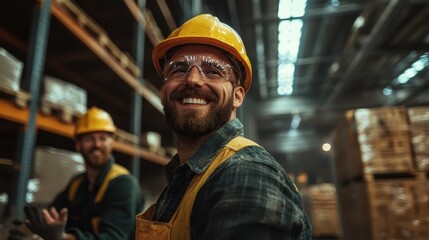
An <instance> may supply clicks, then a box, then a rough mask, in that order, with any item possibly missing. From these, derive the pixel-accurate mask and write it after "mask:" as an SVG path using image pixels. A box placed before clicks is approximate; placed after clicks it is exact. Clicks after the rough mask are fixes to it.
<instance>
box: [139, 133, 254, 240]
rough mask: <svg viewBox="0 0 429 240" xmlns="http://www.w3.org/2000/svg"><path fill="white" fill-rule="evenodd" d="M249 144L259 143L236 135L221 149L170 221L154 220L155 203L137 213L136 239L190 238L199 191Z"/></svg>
mask: <svg viewBox="0 0 429 240" xmlns="http://www.w3.org/2000/svg"><path fill="white" fill-rule="evenodd" d="M247 146H258V144H256V143H255V142H253V141H251V140H249V139H246V138H243V137H236V138H234V139H233V140H231V141H230V142H229V143H228V144H227V145H226V146H225V147H224V148H223V149H222V150H221V151H220V153H219V154H218V155H217V156H216V158H215V159H214V160H213V162H212V163H211V164H210V165H209V167H208V168H207V169H206V170H205V171H204V172H203V173H201V174H199V175H196V176H195V177H194V178H193V179H192V181H191V183H190V184H189V186H188V189H187V190H186V192H185V194H184V195H183V197H182V200H181V201H180V204H179V206H178V207H177V210H176V212H175V213H174V214H173V216H172V217H171V219H170V221H169V222H156V221H152V219H153V216H154V214H155V210H156V205H155V204H153V205H152V206H150V207H149V209H148V210H146V211H145V212H144V213H141V214H139V215H137V217H136V240H152V239H153V240H190V239H191V231H190V218H191V212H192V207H193V205H194V201H195V198H196V196H197V193H198V191H199V190H200V188H201V187H202V186H203V185H204V183H205V182H206V181H207V179H208V178H209V177H210V175H211V174H212V173H213V172H214V171H215V170H216V168H217V167H218V166H219V165H221V164H222V163H223V162H225V161H226V160H227V159H229V157H231V156H232V155H233V154H234V153H236V152H237V151H238V150H240V149H242V148H244V147H247Z"/></svg>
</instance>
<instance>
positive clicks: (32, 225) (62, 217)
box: [24, 205, 68, 240]
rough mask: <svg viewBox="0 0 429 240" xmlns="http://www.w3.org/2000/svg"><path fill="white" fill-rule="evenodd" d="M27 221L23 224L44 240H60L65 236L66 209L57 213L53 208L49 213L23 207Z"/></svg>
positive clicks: (29, 206)
mask: <svg viewBox="0 0 429 240" xmlns="http://www.w3.org/2000/svg"><path fill="white" fill-rule="evenodd" d="M24 211H25V215H26V216H27V219H26V221H25V224H26V225H27V227H28V228H29V229H30V230H31V231H32V232H33V233H35V234H37V235H39V236H40V237H42V238H43V239H45V240H62V239H64V236H65V232H64V229H65V226H66V223H67V216H68V212H67V209H66V208H63V209H61V212H60V213H58V212H57V210H56V209H55V208H53V207H52V208H51V209H50V210H49V211H48V210H46V209H43V210H42V211H40V209H39V208H37V207H35V206H31V205H27V206H25V207H24Z"/></svg>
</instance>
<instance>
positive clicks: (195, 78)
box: [186, 66, 203, 85]
mask: <svg viewBox="0 0 429 240" xmlns="http://www.w3.org/2000/svg"><path fill="white" fill-rule="evenodd" d="M186 82H187V83H188V84H190V85H197V84H202V82H203V76H202V75H201V71H200V69H199V68H198V67H197V66H192V67H191V69H189V71H188V75H187V77H186Z"/></svg>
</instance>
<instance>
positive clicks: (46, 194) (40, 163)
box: [32, 147, 85, 205]
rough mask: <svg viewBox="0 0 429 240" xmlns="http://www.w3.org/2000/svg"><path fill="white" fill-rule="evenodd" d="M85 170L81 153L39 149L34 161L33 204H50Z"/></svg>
mask: <svg viewBox="0 0 429 240" xmlns="http://www.w3.org/2000/svg"><path fill="white" fill-rule="evenodd" d="M84 170H85V166H84V160H83V158H82V156H81V155H80V154H79V153H76V152H70V151H67V150H62V149H56V148H52V147H37V149H36V154H35V159H34V179H33V181H32V182H33V183H36V184H35V185H36V186H33V187H32V189H33V190H32V191H33V202H35V203H38V204H41V205H43V204H48V203H50V202H51V201H52V200H53V199H54V197H55V196H56V195H57V194H58V193H59V192H60V191H61V190H62V189H63V188H64V187H66V185H67V183H68V182H69V180H70V179H71V178H72V177H73V176H75V175H76V174H78V173H80V172H82V171H84Z"/></svg>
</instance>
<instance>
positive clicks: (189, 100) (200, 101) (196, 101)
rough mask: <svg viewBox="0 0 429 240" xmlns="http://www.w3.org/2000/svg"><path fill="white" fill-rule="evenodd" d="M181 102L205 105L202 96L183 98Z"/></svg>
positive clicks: (205, 102)
mask: <svg viewBox="0 0 429 240" xmlns="http://www.w3.org/2000/svg"><path fill="white" fill-rule="evenodd" d="M182 104H197V105H206V104H207V101H206V100H205V99H202V98H183V99H182Z"/></svg>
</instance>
